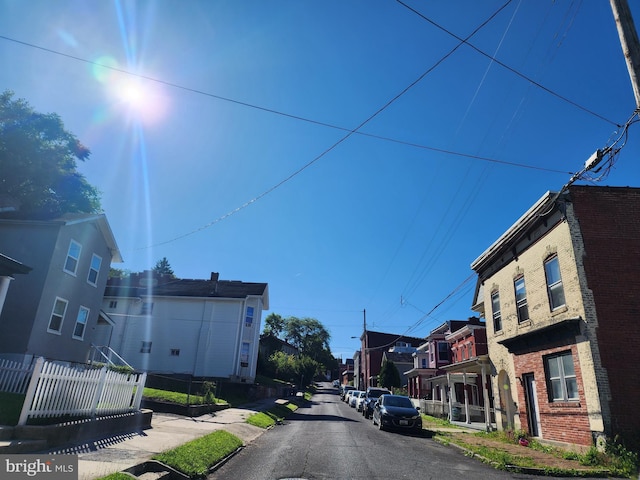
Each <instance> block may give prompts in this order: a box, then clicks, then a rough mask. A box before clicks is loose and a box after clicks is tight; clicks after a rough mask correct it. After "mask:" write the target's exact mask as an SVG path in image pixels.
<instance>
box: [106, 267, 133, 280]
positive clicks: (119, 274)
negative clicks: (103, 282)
mask: <svg viewBox="0 0 640 480" xmlns="http://www.w3.org/2000/svg"><path fill="white" fill-rule="evenodd" d="M129 275H131V271H130V270H123V269H121V268H113V267H111V268H110V269H109V278H127V277H128V276H129Z"/></svg>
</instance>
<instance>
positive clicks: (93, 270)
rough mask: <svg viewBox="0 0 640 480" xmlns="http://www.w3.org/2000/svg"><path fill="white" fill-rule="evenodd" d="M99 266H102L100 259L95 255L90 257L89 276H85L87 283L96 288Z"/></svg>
mask: <svg viewBox="0 0 640 480" xmlns="http://www.w3.org/2000/svg"><path fill="white" fill-rule="evenodd" d="M100 265H102V258H100V257H99V256H98V255H96V254H95V253H94V254H93V256H92V257H91V266H90V267H89V275H87V283H90V284H91V285H93V286H94V287H96V286H98V275H99V274H100Z"/></svg>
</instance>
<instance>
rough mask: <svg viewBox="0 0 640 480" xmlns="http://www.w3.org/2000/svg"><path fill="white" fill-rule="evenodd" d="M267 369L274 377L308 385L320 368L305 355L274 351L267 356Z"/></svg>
mask: <svg viewBox="0 0 640 480" xmlns="http://www.w3.org/2000/svg"><path fill="white" fill-rule="evenodd" d="M269 365H270V367H269V370H270V371H273V372H274V375H275V377H276V378H279V379H281V380H284V381H291V382H293V383H298V382H300V383H301V385H300V386H301V387H303V386H305V385H308V384H309V383H311V381H312V380H313V377H314V376H315V375H316V373H318V372H319V370H320V364H319V363H318V362H316V361H315V360H313V359H312V358H310V357H308V356H306V355H299V356H295V355H288V354H286V353H284V352H275V353H274V354H273V355H271V357H269Z"/></svg>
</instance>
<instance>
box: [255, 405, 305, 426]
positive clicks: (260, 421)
mask: <svg viewBox="0 0 640 480" xmlns="http://www.w3.org/2000/svg"><path fill="white" fill-rule="evenodd" d="M297 409H298V406H297V405H296V404H294V403H288V404H286V405H281V404H275V405H274V406H272V407H271V408H269V409H268V410H265V411H264V412H258V413H254V414H253V415H251V416H250V417H249V418H247V420H246V421H247V423H248V424H250V425H254V426H256V427H260V428H269V427H272V426H273V425H275V424H276V423H277V422H281V421H282V420H284V419H285V418H287V417H288V416H289V415H291V413H292V412H295V411H296V410H297Z"/></svg>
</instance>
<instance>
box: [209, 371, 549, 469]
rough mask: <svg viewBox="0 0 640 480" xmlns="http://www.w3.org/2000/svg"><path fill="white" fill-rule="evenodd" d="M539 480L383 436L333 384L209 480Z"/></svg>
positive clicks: (428, 442)
mask: <svg viewBox="0 0 640 480" xmlns="http://www.w3.org/2000/svg"><path fill="white" fill-rule="evenodd" d="M463 477H469V478H473V477H475V478H482V479H507V478H509V479H512V478H537V477H536V476H530V475H517V474H513V473H508V472H501V471H498V470H495V469H493V468H491V467H490V466H487V465H484V464H482V463H481V462H480V461H478V460H474V459H471V458H468V457H466V456H465V455H463V454H462V453H461V452H460V451H459V450H457V449H455V448H454V447H448V446H444V445H441V444H440V443H438V442H436V441H434V440H433V439H431V438H429V435H428V434H427V432H426V431H425V435H422V436H416V435H410V434H405V433H395V432H387V431H384V432H381V431H378V429H377V428H376V427H374V426H373V425H372V423H371V420H365V419H364V417H362V415H361V414H360V413H358V412H356V411H355V409H353V408H350V407H349V406H348V405H346V404H345V403H343V402H342V401H341V400H340V397H339V396H338V395H337V390H336V389H334V388H332V387H331V386H330V384H328V383H326V384H323V387H322V388H321V389H319V390H318V393H316V395H314V397H313V399H312V401H311V402H310V403H309V405H308V406H306V407H302V408H300V409H298V410H297V411H296V412H294V414H293V415H291V416H290V417H289V418H288V419H287V420H285V422H284V424H283V425H277V426H276V427H274V428H273V429H271V430H269V431H267V432H265V433H264V434H263V435H261V436H260V437H259V438H257V439H256V440H255V441H254V442H252V443H250V444H249V445H248V446H247V447H246V448H245V449H243V450H242V451H241V452H240V453H239V454H237V455H236V456H235V457H233V458H232V459H230V460H229V461H228V462H227V463H226V464H225V465H223V466H222V467H221V468H219V469H218V470H217V471H216V472H214V473H212V474H211V475H209V476H208V479H209V480H224V479H229V480H237V479H239V478H241V479H243V480H276V479H293V478H296V479H337V478H349V479H367V480H372V479H380V480H383V479H384V480H388V479H392V478H393V479H400V478H421V479H438V480H446V479H459V478H463Z"/></svg>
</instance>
